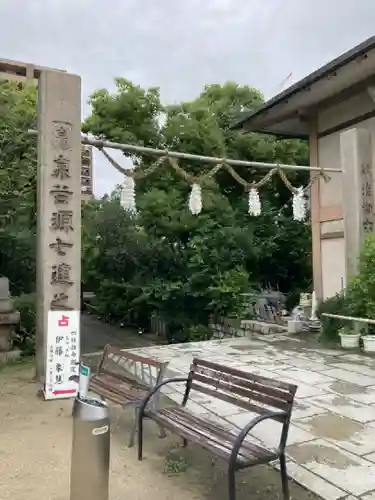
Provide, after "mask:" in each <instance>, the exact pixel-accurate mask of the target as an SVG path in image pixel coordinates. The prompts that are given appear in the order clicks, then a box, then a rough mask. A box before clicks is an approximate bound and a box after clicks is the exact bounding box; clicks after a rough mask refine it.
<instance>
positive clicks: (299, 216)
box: [293, 187, 306, 221]
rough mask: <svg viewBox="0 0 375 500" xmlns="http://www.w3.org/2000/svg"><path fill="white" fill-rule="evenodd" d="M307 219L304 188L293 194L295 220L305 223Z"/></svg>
mask: <svg viewBox="0 0 375 500" xmlns="http://www.w3.org/2000/svg"><path fill="white" fill-rule="evenodd" d="M305 218H306V200H305V193H304V189H303V187H299V188H297V189H296V191H295V192H294V193H293V219H294V220H298V221H303V220H305Z"/></svg>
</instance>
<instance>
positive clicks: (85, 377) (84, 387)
mask: <svg viewBox="0 0 375 500" xmlns="http://www.w3.org/2000/svg"><path fill="white" fill-rule="evenodd" d="M89 385H90V367H89V366H86V365H83V364H82V363H81V364H80V365H79V386H78V392H79V395H80V397H81V398H87V395H88V392H89Z"/></svg>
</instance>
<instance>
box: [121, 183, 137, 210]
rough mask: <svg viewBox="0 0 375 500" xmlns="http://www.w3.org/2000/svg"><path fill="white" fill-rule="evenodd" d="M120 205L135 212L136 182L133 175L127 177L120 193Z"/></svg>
mask: <svg viewBox="0 0 375 500" xmlns="http://www.w3.org/2000/svg"><path fill="white" fill-rule="evenodd" d="M120 205H121V206H122V208H123V209H124V210H127V211H128V212H135V211H136V205H135V182H134V179H133V177H125V179H124V182H123V185H122V189H121V194H120Z"/></svg>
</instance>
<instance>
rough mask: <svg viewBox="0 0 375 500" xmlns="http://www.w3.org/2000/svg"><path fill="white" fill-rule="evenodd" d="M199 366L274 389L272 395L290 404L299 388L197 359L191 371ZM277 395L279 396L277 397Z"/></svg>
mask: <svg viewBox="0 0 375 500" xmlns="http://www.w3.org/2000/svg"><path fill="white" fill-rule="evenodd" d="M198 366H204V367H206V368H208V369H211V370H212V371H213V372H216V373H217V374H218V376H220V375H221V374H227V375H229V376H234V377H238V378H240V379H242V380H248V381H250V382H251V383H257V384H259V385H261V386H263V387H264V390H265V391H266V390H268V389H273V391H272V395H274V396H275V397H278V398H279V399H283V400H286V401H289V402H290V401H293V398H294V395H295V393H296V392H297V386H296V385H294V384H288V383H286V382H281V381H279V380H275V379H272V378H268V377H261V376H260V375H255V374H253V373H251V372H244V371H242V370H238V369H237V368H231V367H229V366H225V365H220V364H218V363H213V362H212V361H206V360H204V359H199V358H195V359H194V360H193V363H192V366H191V369H193V370H194V369H195V370H196V369H197V367H198ZM270 394H271V393H270ZM277 394H278V396H276V395H277Z"/></svg>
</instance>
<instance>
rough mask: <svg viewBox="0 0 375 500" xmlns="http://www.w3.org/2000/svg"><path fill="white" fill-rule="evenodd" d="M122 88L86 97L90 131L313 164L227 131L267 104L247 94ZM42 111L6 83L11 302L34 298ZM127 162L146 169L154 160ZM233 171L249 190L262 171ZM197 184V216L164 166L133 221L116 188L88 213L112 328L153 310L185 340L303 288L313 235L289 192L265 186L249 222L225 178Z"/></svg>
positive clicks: (0, 181) (1, 240)
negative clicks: (264, 299) (255, 304)
mask: <svg viewBox="0 0 375 500" xmlns="http://www.w3.org/2000/svg"><path fill="white" fill-rule="evenodd" d="M115 83H116V89H115V91H114V92H109V91H108V90H106V89H101V90H97V91H96V92H94V93H93V95H92V96H91V101H90V102H91V107H92V114H91V116H89V118H88V119H87V120H86V122H85V123H84V124H83V131H84V132H89V133H91V134H93V135H94V136H96V137H98V138H102V139H107V140H110V141H114V142H122V143H128V144H137V145H142V146H147V147H153V148H162V149H166V148H167V149H173V150H179V151H183V152H188V153H192V154H198V155H204V156H210V157H212V156H215V157H218V158H223V157H226V158H234V159H242V160H250V161H261V162H279V163H300V164H304V163H306V162H307V147H306V144H304V143H301V142H300V141H278V140H276V139H274V138H271V137H267V136H264V135H260V134H247V135H240V134H238V133H237V132H235V131H233V130H232V129H231V128H230V124H231V122H232V120H233V118H234V116H235V115H236V114H237V113H238V112H240V111H243V110H244V109H250V110H255V109H257V108H258V107H259V106H261V105H262V103H263V97H262V95H261V94H260V93H259V92H258V91H257V90H255V89H252V88H250V87H248V86H239V85H237V84H235V83H233V82H229V83H226V84H224V85H207V86H206V87H205V88H204V90H203V92H202V93H201V94H200V95H199V96H198V97H197V98H196V99H195V100H192V101H189V102H182V103H179V104H173V105H164V104H163V103H162V102H161V99H160V94H159V90H158V89H155V88H151V89H142V88H141V87H139V86H136V85H134V84H133V83H131V82H130V81H127V80H125V79H123V78H118V79H116V82H115ZM35 102H36V95H35V89H34V88H33V87H19V86H18V85H17V84H14V83H9V82H6V83H2V85H1V87H0V108H1V110H2V117H3V118H2V122H1V125H0V143H1V151H0V167H1V168H0V193H1V197H0V230H1V232H0V262H1V264H0V273H1V274H3V275H6V276H8V277H9V279H10V280H11V282H12V284H13V293H14V290H15V291H16V293H20V292H33V291H34V290H35V225H36V220H35V214H36V149H35V146H36V144H35V138H32V137H30V136H29V135H28V134H27V133H26V131H27V129H29V128H35ZM126 156H128V157H130V158H131V160H132V162H133V164H134V165H135V166H136V168H137V169H138V170H139V171H142V170H144V169H146V168H148V167H149V166H150V164H151V163H152V162H153V161H154V160H155V158H153V157H152V156H150V155H143V156H140V155H136V154H130V153H127V154H126ZM180 165H181V167H182V168H183V169H185V171H187V172H189V173H191V174H195V175H201V174H203V173H206V172H208V171H209V170H210V169H211V168H212V166H213V164H212V163H211V164H208V163H206V162H202V161H199V162H197V161H188V160H181V161H180ZM108 168H111V167H110V166H108ZM236 171H237V173H238V174H239V175H240V176H241V177H242V178H243V179H245V180H246V181H247V182H252V181H258V180H259V179H260V178H261V177H262V176H263V175H264V174H265V173H266V171H262V170H259V169H257V170H256V169H253V168H245V167H241V168H236ZM109 175H110V171H109ZM288 175H289V178H290V181H291V182H292V184H294V185H299V184H303V183H306V181H307V177H306V174H303V173H302V174H301V173H295V172H294V173H291V174H288ZM202 187H203V201H204V208H203V211H202V213H201V214H200V215H199V216H193V215H192V214H191V213H190V212H189V211H188V209H187V198H188V194H189V190H190V186H189V185H188V184H187V183H186V181H185V180H184V179H182V178H181V177H179V176H178V175H177V174H176V172H174V171H172V170H171V169H168V168H167V167H165V166H163V167H161V168H159V170H157V171H156V172H154V173H152V174H151V175H149V176H147V177H145V178H144V179H143V180H141V181H137V186H136V189H137V207H138V212H137V214H135V215H130V214H128V213H127V212H125V211H124V210H123V209H122V208H121V207H120V204H119V200H118V197H119V190H118V189H117V190H115V191H114V192H113V193H112V194H110V195H107V196H105V197H104V198H103V199H102V200H94V201H92V202H91V203H89V204H87V205H85V207H84V210H83V227H82V270H83V281H84V285H85V287H87V288H88V289H90V290H92V291H95V292H96V294H97V296H98V302H99V305H100V313H101V314H102V315H103V316H104V317H106V318H107V319H108V320H111V321H112V320H115V321H118V320H121V321H128V322H134V323H138V324H145V323H147V321H148V320H149V318H150V315H151V313H152V312H153V311H157V312H158V313H160V314H161V315H162V316H163V317H165V318H166V319H167V320H168V322H169V324H170V325H171V331H172V334H173V336H174V337H178V338H180V339H183V338H186V337H184V335H186V332H197V331H199V328H197V325H199V324H206V323H207V319H208V316H209V315H210V314H222V315H234V316H238V315H240V314H241V311H242V308H243V293H245V292H249V291H250V290H253V289H255V288H258V289H259V288H261V287H265V286H268V285H271V286H273V287H280V289H281V290H282V291H284V292H294V291H298V290H299V289H301V288H305V287H306V286H308V284H309V280H310V274H311V273H310V236H309V228H308V227H307V226H305V225H304V224H301V223H297V222H295V221H293V220H292V217H291V207H290V203H289V204H288V202H289V200H290V198H291V193H290V192H289V191H288V189H287V188H286V187H285V185H284V184H283V183H282V182H281V181H280V179H278V178H276V177H275V178H274V179H273V180H272V182H270V183H269V184H267V185H266V186H264V187H263V188H262V190H261V197H262V202H263V207H264V210H263V214H262V215H261V216H260V217H257V218H255V217H251V216H249V215H248V214H247V199H246V193H244V190H243V187H242V186H241V185H239V184H238V183H237V182H236V181H235V180H234V179H233V178H232V177H231V176H230V175H229V174H228V173H227V172H221V171H220V172H219V173H218V174H217V175H216V176H215V177H214V178H208V179H206V180H205V181H204V183H203V186H202ZM284 205H286V208H285V209H283V210H282V211H281V209H282V207H284ZM191 334H192V335H193V333H191ZM189 335H190V334H189ZM194 335H196V333H194Z"/></svg>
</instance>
